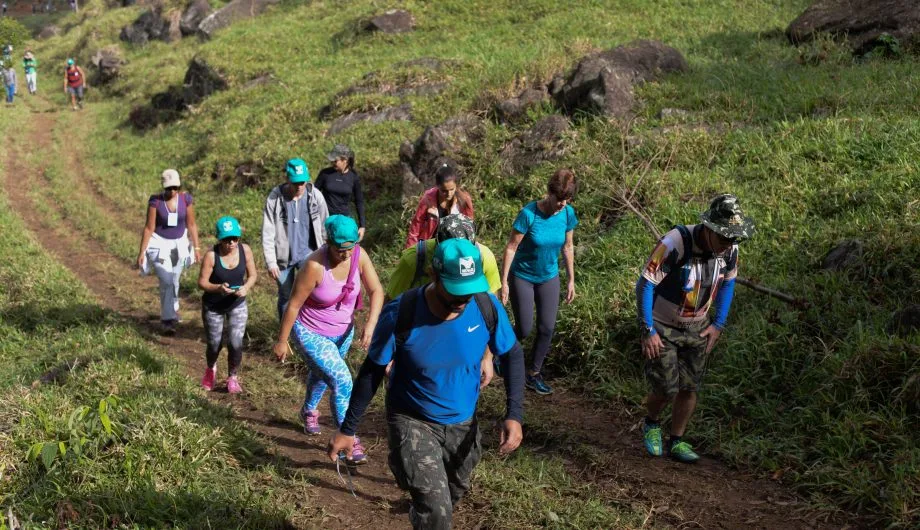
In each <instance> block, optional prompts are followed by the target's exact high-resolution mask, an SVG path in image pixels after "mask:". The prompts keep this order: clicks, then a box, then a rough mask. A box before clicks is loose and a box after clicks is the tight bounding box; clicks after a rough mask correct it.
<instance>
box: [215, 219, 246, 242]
mask: <svg viewBox="0 0 920 530" xmlns="http://www.w3.org/2000/svg"><path fill="white" fill-rule="evenodd" d="M215 227H216V229H217V230H216V232H215V233H216V234H217V239H218V240H221V239H226V238H228V237H240V236H242V235H243V231H242V230H240V222H239V221H237V220H236V218H235V217H230V216H229V215H225V216H223V217H221V218H220V219H218V220H217V224H216V225H215Z"/></svg>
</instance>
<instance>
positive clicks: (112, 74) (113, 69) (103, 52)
mask: <svg viewBox="0 0 920 530" xmlns="http://www.w3.org/2000/svg"><path fill="white" fill-rule="evenodd" d="M90 62H91V63H92V65H93V66H95V67H96V81H95V84H96V85H105V84H108V83H110V82H111V81H112V80H114V79H115V78H117V77H118V74H119V73H120V71H121V67H122V66H124V64H125V60H124V58H122V56H121V50H120V49H119V48H118V46H106V47H105V48H102V49H100V50H99V51H97V52H96V53H95V54H94V55H93V56H92V58H91V59H90Z"/></svg>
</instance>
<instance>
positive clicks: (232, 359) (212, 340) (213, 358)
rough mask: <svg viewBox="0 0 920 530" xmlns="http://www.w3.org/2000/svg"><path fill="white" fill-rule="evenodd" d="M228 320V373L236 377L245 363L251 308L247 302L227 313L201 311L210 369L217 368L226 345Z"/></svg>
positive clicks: (203, 309)
mask: <svg viewBox="0 0 920 530" xmlns="http://www.w3.org/2000/svg"><path fill="white" fill-rule="evenodd" d="M225 318H226V320H227V326H228V327H229V329H228V333H227V335H228V337H229V341H228V343H227V371H228V373H229V375H236V370H237V369H238V368H239V367H240V363H241V362H243V335H244V334H245V333H246V321H247V320H249V308H248V307H247V306H246V302H245V301H243V303H242V304H240V305H238V306H236V307H234V308H233V309H231V310H229V311H225V312H218V311H210V310H208V309H206V308H204V307H202V309H201V320H202V322H203V323H204V332H205V335H207V339H208V349H207V352H206V353H205V357H206V360H207V362H208V367H209V368H214V367H216V366H217V356H218V355H219V354H220V349H221V347H222V346H223V345H224V319H225Z"/></svg>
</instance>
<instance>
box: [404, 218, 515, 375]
mask: <svg viewBox="0 0 920 530" xmlns="http://www.w3.org/2000/svg"><path fill="white" fill-rule="evenodd" d="M448 239H466V240H467V241H471V242H472V243H474V244H475V245H476V247H477V248H479V252H480V254H482V271H483V274H485V276H486V280H487V281H488V282H489V292H492V293H498V292H499V290H500V289H501V286H502V284H501V279H500V276H499V272H498V263H497V262H496V261H495V254H493V253H492V251H491V250H489V247H487V246H485V245H483V244H482V243H478V242H476V229H475V225H474V224H473V220H472V219H470V218H469V217H467V216H465V215H463V214H462V213H454V214H450V215H448V216H447V217H443V218H441V220H440V222H439V223H438V231H437V232H436V233H435V238H434V239H428V240H421V241H419V242H418V243H416V244H415V246H412V247H409V248H407V249H406V250H403V253H402V256H401V257H400V258H399V263H397V264H396V269H394V270H393V272H392V274H390V281H389V283H388V284H387V298H389V299H393V298H396V297H397V296H399V295H401V294H402V293H404V292H405V291H408V290H409V289H414V288H416V287H421V286H423V285H425V284H426V283H428V282H430V281H431V261H432V259H433V257H434V251H435V248H436V247H437V245H438V243H441V242H443V241H447V240H448ZM492 361H493V358H492V352H491V351H489V350H488V348H486V352H485V355H483V358H482V367H481V373H480V386H481V387H483V388H484V387H486V386H488V384H489V383H490V382H491V381H492V377H493V376H494V375H495V372H494V367H493V364H492Z"/></svg>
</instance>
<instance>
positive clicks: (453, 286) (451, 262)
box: [431, 239, 489, 296]
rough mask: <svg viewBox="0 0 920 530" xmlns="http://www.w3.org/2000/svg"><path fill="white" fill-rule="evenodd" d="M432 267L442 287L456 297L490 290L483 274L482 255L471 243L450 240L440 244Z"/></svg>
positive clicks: (461, 240) (432, 261)
mask: <svg viewBox="0 0 920 530" xmlns="http://www.w3.org/2000/svg"><path fill="white" fill-rule="evenodd" d="M431 265H432V268H434V271H435V273H437V275H438V280H439V281H440V282H441V285H443V286H444V289H446V290H447V292H448V293H450V294H452V295H454V296H467V295H471V294H475V293H484V292H487V291H488V290H489V282H488V281H486V275H485V274H484V273H483V272H482V254H481V253H480V252H479V247H477V246H476V244H475V243H473V242H471V241H468V240H466V239H448V240H446V241H442V242H440V243H438V247H437V249H436V250H435V252H434V258H433V259H432V260H431Z"/></svg>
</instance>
